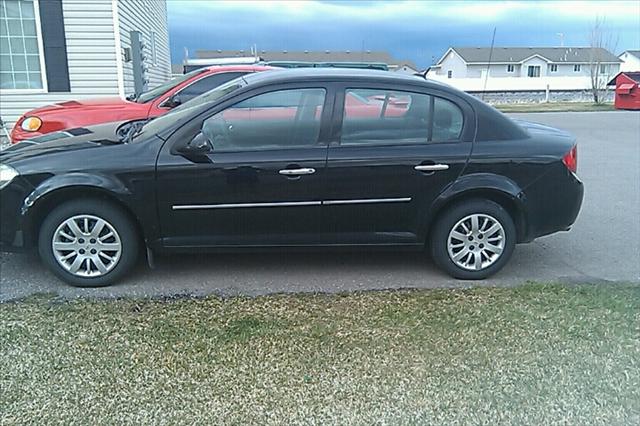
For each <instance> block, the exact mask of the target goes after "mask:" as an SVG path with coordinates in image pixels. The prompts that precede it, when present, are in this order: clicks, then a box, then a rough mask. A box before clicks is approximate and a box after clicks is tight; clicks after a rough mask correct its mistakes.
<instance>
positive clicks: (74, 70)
mask: <svg viewBox="0 0 640 426" xmlns="http://www.w3.org/2000/svg"><path fill="white" fill-rule="evenodd" d="M40 1H42V0H40ZM62 13H63V16H64V29H65V37H66V46H67V60H68V64H69V82H70V88H71V90H70V91H69V92H56V93H27V92H24V93H20V92H14V93H6V92H1V93H0V97H1V98H2V100H1V102H0V116H2V119H3V120H4V121H5V123H6V124H7V127H8V128H12V127H13V124H14V123H15V122H16V121H17V120H18V118H20V116H21V115H22V114H24V113H25V112H26V111H28V110H31V109H33V108H36V107H40V106H43V105H48V104H52V103H57V102H64V101H68V100H72V99H83V98H90V97H96V96H114V95H117V94H118V77H117V68H116V48H115V42H114V26H113V9H112V1H111V0H92V1H91V2H87V1H86V0H63V2H62ZM45 66H46V64H45Z"/></svg>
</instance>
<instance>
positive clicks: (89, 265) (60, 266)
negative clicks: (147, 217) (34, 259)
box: [38, 199, 139, 287]
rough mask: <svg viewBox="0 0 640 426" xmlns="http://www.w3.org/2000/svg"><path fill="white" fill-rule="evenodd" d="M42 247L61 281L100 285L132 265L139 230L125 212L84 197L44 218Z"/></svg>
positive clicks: (121, 273)
mask: <svg viewBox="0 0 640 426" xmlns="http://www.w3.org/2000/svg"><path fill="white" fill-rule="evenodd" d="M38 249H39V252H40V257H41V258H42V260H43V262H44V263H45V264H46V265H47V266H48V267H49V269H51V270H52V271H53V272H54V273H55V274H56V275H57V276H58V277H60V278H61V279H62V280H64V281H66V282H67V283H69V284H71V285H74V286H79V287H100V286H105V285H109V284H112V283H113V282H115V281H116V280H118V279H119V278H120V277H122V275H123V274H125V273H126V272H127V271H129V270H130V269H131V268H132V267H133V265H134V264H135V262H136V259H137V257H138V250H139V243H138V236H137V233H136V229H135V226H134V225H133V223H132V221H131V220H130V219H129V217H128V216H127V215H126V214H125V213H124V212H123V211H122V210H121V209H119V208H118V207H116V206H114V205H112V204H111V203H109V202H107V201H103V200H98V199H84V200H73V201H69V202H66V203H64V204H62V205H60V206H59V207H57V208H56V209H54V210H53V211H52V212H51V213H50V214H49V215H48V216H47V217H46V218H45V220H44V221H43V223H42V226H41V228H40V235H39V240H38Z"/></svg>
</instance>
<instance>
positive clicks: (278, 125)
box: [202, 89, 326, 150]
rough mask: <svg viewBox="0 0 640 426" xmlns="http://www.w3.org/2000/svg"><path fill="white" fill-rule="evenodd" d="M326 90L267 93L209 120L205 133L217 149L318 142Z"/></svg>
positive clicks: (249, 148) (240, 148)
mask: <svg viewBox="0 0 640 426" xmlns="http://www.w3.org/2000/svg"><path fill="white" fill-rule="evenodd" d="M325 94H326V92H325V90H324V89H290V90H278V91H275V92H269V93H263V94H261V95H257V96H254V97H252V98H249V99H246V100H244V101H242V102H239V103H237V104H235V105H233V106H231V107H229V108H227V109H226V110H224V111H221V112H219V113H218V114H216V115H214V116H212V117H210V118H208V119H206V120H205V121H204V122H203V124H202V133H204V135H205V136H206V137H207V138H208V139H209V140H210V141H211V143H212V144H213V147H214V149H216V150H252V149H281V148H293V147H302V146H311V145H314V144H316V143H317V142H318V135H319V133H320V119H321V117H322V108H323V105H324V99H325Z"/></svg>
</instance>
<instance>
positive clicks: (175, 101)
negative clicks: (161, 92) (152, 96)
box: [164, 94, 182, 108]
mask: <svg viewBox="0 0 640 426" xmlns="http://www.w3.org/2000/svg"><path fill="white" fill-rule="evenodd" d="M179 105H182V100H181V99H180V95H178V94H175V95H173V96H171V97H170V98H169V99H167V100H166V101H164V106H166V107H167V108H175V107H177V106H179Z"/></svg>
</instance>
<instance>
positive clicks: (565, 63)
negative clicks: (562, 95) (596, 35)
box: [427, 47, 621, 92]
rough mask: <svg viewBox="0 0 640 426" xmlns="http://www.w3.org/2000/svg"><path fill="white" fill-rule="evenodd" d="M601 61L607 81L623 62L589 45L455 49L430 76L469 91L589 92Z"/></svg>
mask: <svg viewBox="0 0 640 426" xmlns="http://www.w3.org/2000/svg"><path fill="white" fill-rule="evenodd" d="M596 63H597V65H598V67H597V68H598V70H597V72H598V73H599V74H600V75H601V77H602V78H601V80H603V81H605V80H606V81H608V79H610V78H611V76H614V75H616V74H617V73H618V71H619V70H620V63H621V60H620V59H618V57H616V56H615V55H613V54H612V53H610V52H609V51H607V50H605V49H592V48H589V47H494V48H493V49H491V48H489V47H450V48H449V49H448V50H447V51H446V53H445V54H444V55H443V56H442V58H440V60H439V61H438V62H437V63H436V65H434V66H432V67H431V68H430V69H429V71H428V73H427V77H429V78H431V79H435V80H441V81H444V82H446V83H449V84H451V85H452V86H454V87H457V88H459V89H461V90H465V91H468V92H481V91H545V90H551V91H572V90H585V89H588V88H589V87H590V84H591V79H590V69H591V66H592V65H593V64H596Z"/></svg>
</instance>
